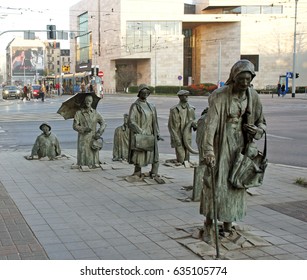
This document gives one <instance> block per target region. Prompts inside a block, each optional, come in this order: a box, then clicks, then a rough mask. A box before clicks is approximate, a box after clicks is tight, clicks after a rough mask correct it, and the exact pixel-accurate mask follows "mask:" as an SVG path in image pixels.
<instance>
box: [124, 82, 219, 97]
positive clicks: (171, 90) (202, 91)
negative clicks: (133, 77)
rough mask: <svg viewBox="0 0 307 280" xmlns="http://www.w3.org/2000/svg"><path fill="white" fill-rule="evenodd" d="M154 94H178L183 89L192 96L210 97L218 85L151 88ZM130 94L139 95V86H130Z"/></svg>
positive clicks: (205, 84) (204, 84)
mask: <svg viewBox="0 0 307 280" xmlns="http://www.w3.org/2000/svg"><path fill="white" fill-rule="evenodd" d="M149 88H150V90H151V92H152V93H155V94H174V95H175V94H177V92H178V91H179V90H181V89H185V90H188V91H189V92H190V93H191V95H195V96H199V95H209V94H210V93H211V92H213V91H214V90H215V89H217V85H215V84H212V83H203V84H199V85H194V84H193V85H190V86H181V87H180V86H156V87H152V86H149ZM128 93H135V94H136V93H138V86H130V87H129V89H128Z"/></svg>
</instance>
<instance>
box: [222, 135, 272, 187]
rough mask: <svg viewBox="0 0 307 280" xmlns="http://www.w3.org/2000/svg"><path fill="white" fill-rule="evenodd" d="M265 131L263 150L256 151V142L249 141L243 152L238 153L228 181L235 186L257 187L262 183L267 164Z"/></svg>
mask: <svg viewBox="0 0 307 280" xmlns="http://www.w3.org/2000/svg"><path fill="white" fill-rule="evenodd" d="M266 150H267V139H266V132H264V147H263V152H260V151H258V149H257V147H256V144H255V143H254V142H250V143H248V144H247V146H246V150H245V153H244V154H242V153H239V154H238V155H237V157H236V160H235V163H234V165H233V168H232V170H231V172H230V173H229V178H228V180H229V182H230V183H231V184H232V186H233V187H235V188H240V189H242V188H244V189H247V188H253V187H259V186H261V185H262V183H263V177H264V172H265V169H266V167H267V165H268V160H267V157H266V153H267V151H266Z"/></svg>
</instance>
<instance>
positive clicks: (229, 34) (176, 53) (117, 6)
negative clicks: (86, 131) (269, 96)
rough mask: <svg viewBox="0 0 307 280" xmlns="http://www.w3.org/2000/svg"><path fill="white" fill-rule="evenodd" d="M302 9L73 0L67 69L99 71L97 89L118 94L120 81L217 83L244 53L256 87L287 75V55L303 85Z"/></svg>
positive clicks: (293, 0) (292, 2)
mask: <svg viewBox="0 0 307 280" xmlns="http://www.w3.org/2000/svg"><path fill="white" fill-rule="evenodd" d="M300 2H302V3H300ZM295 6H296V7H298V9H297V14H295ZM306 11H307V1H303V0H300V1H298V0H289V1H286V0H285V1H280V0H279V1H276V0H273V1H266V0H263V1H260V0H258V1H254V0H244V1H243V0H241V1H240V0H236V1H232V0H227V1H226V0H197V1H196V0H167V1H165V0H146V1H145V0H144V1H140V0H112V1H111V0H81V1H80V2H78V3H77V4H76V5H74V6H72V7H71V8H70V29H71V30H78V32H75V33H74V35H73V38H72V39H71V40H70V45H71V48H70V49H71V66H72V69H75V72H82V71H91V68H92V67H97V68H99V70H100V71H102V72H103V80H104V88H105V90H106V91H118V90H123V89H125V88H126V86H127V85H125V82H127V81H132V84H134V85H136V84H140V83H147V84H149V85H152V86H157V85H188V84H192V83H194V84H199V83H205V82H211V83H218V82H223V81H226V80H227V78H228V75H229V71H230V68H231V66H232V65H233V64H234V63H235V62H236V61H237V60H238V59H240V58H246V59H249V60H251V61H252V62H253V63H254V64H255V68H256V74H257V77H256V79H255V80H254V81H253V85H254V87H255V88H257V89H262V88H265V87H267V86H270V85H276V84H277V82H278V79H279V76H280V75H285V74H286V73H287V72H292V70H293V61H294V58H295V61H296V65H295V70H296V72H297V73H300V78H299V79H297V80H296V85H297V86H305V85H306V84H305V81H307V79H306V78H307V71H306V67H307V63H306V62H305V61H306V54H307V44H306V38H305V29H306V27H307V21H306V19H305V18H306V16H305V15H306ZM295 23H297V24H296V32H294V26H295ZM294 39H295V40H294ZM294 41H296V48H295V51H294ZM100 74H102V73H101V72H100Z"/></svg>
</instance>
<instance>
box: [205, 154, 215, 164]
mask: <svg viewBox="0 0 307 280" xmlns="http://www.w3.org/2000/svg"><path fill="white" fill-rule="evenodd" d="M204 163H205V164H206V165H207V166H209V167H214V166H215V156H214V155H212V154H210V155H206V156H204Z"/></svg>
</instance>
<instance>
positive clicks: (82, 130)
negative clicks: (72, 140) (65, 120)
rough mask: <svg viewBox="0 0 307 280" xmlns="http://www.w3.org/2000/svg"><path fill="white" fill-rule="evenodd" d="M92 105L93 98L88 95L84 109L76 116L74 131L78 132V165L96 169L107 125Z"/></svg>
mask: <svg viewBox="0 0 307 280" xmlns="http://www.w3.org/2000/svg"><path fill="white" fill-rule="evenodd" d="M92 103H93V97H92V96H91V95H87V96H86V97H85V100H84V106H83V108H81V109H80V110H78V111H77V112H76V114H75V117H74V122H73V129H74V130H76V131H77V132H78V150H77V165H79V166H88V167H90V168H96V167H99V166H100V160H99V150H100V149H102V139H101V135H102V133H103V132H104V130H105V128H106V123H105V121H104V119H103V117H102V116H101V115H100V114H99V113H98V112H97V111H96V110H95V109H93V108H92ZM97 125H98V126H99V127H98V128H97Z"/></svg>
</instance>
